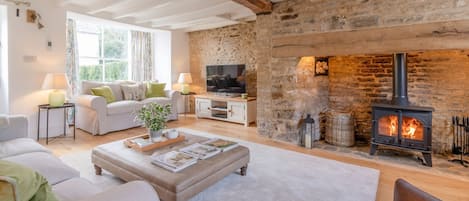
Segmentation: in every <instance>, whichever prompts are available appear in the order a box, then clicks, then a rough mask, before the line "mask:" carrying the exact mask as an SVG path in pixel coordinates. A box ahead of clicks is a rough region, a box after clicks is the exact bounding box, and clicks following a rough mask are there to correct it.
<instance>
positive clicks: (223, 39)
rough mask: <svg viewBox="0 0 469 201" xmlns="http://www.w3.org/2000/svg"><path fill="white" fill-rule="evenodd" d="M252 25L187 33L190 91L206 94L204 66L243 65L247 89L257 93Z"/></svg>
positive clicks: (254, 37) (254, 38) (254, 34)
mask: <svg viewBox="0 0 469 201" xmlns="http://www.w3.org/2000/svg"><path fill="white" fill-rule="evenodd" d="M254 26H255V23H254V22H249V23H244V24H238V25H233V26H228V27H223V28H217V29H211V30H207V31H197V32H191V33H189V48H190V50H189V51H190V72H191V74H192V78H193V83H192V84H191V91H193V92H196V93H198V94H201V93H205V92H206V82H205V81H206V66H207V65H216V64H246V83H247V84H246V85H247V86H246V87H247V88H246V90H247V92H248V94H249V96H256V94H257V90H256V89H257V81H256V80H257V79H256V77H257V70H256V57H255V50H256V47H255V45H256V42H255V41H256V33H255V31H254Z"/></svg>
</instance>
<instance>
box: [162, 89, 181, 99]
mask: <svg viewBox="0 0 469 201" xmlns="http://www.w3.org/2000/svg"><path fill="white" fill-rule="evenodd" d="M164 93H165V95H166V97H168V98H170V99H171V100H176V99H177V97H178V96H179V91H174V90H165V91H164Z"/></svg>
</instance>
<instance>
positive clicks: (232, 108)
mask: <svg viewBox="0 0 469 201" xmlns="http://www.w3.org/2000/svg"><path fill="white" fill-rule="evenodd" d="M228 120H230V121H234V122H239V123H244V122H245V121H246V103H243V102H228Z"/></svg>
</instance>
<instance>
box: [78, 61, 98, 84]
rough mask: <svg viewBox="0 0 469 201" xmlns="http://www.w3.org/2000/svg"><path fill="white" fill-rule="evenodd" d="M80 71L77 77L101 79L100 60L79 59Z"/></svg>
mask: <svg viewBox="0 0 469 201" xmlns="http://www.w3.org/2000/svg"><path fill="white" fill-rule="evenodd" d="M79 63H80V70H79V71H80V72H79V77H78V79H80V80H94V81H101V80H102V79H103V64H102V60H98V59H80V61H79Z"/></svg>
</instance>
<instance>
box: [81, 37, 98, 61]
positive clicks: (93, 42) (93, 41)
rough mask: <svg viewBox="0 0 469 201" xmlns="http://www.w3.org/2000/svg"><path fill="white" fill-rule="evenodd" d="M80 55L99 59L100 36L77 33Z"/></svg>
mask: <svg viewBox="0 0 469 201" xmlns="http://www.w3.org/2000/svg"><path fill="white" fill-rule="evenodd" d="M77 41H78V55H79V56H80V57H95V58H97V57H99V35H98V34H89V33H80V32H78V33H77Z"/></svg>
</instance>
